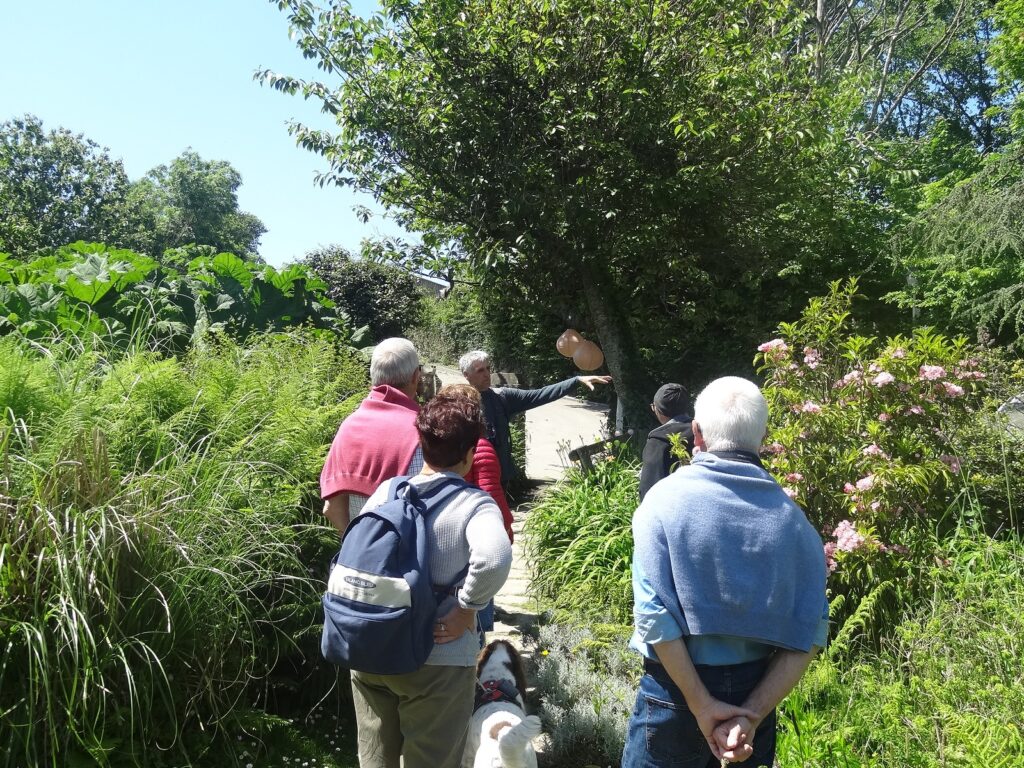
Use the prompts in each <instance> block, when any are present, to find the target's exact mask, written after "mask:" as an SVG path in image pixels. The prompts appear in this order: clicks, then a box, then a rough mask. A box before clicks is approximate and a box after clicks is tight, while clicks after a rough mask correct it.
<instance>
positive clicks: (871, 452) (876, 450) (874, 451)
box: [861, 443, 889, 459]
mask: <svg viewBox="0 0 1024 768" xmlns="http://www.w3.org/2000/svg"><path fill="white" fill-rule="evenodd" d="M861 453H863V454H864V455H865V456H882V457H884V458H886V459H887V458H889V456H888V454H887V453H886V452H885V451H883V450H882V447H881V446H880V445H878V444H877V443H872V444H871V445H869V446H868V447H867V448H865V449H864V450H863V451H861Z"/></svg>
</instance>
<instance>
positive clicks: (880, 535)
mask: <svg viewBox="0 0 1024 768" xmlns="http://www.w3.org/2000/svg"><path fill="white" fill-rule="evenodd" d="M856 292H857V284H856V282H855V281H850V282H847V283H845V284H840V283H834V284H833V285H832V286H831V291H830V293H829V295H828V296H825V297H822V298H818V299H814V300H812V301H811V302H810V304H809V305H808V308H807V310H806V311H805V312H804V314H803V315H802V317H801V318H800V320H798V321H797V322H795V323H783V324H782V325H781V326H780V338H778V339H774V340H772V341H770V342H766V343H765V344H762V345H761V347H759V350H760V351H759V354H758V356H757V360H756V362H757V363H758V364H759V365H760V369H759V370H760V371H761V373H762V374H763V375H764V377H765V379H766V384H765V388H764V392H765V396H766V397H767V399H768V402H769V408H770V412H771V414H772V422H771V425H770V429H769V436H768V439H767V443H768V445H767V448H766V451H765V452H766V453H767V454H768V458H767V464H768V467H769V469H770V470H771V471H772V472H773V474H775V476H776V477H777V478H778V479H779V481H780V482H782V483H783V485H784V486H785V487H786V488H787V491H788V492H789V493H790V494H791V495H792V496H793V497H794V498H795V499H796V500H797V502H798V503H799V504H800V505H801V506H802V507H803V508H804V509H805V510H806V511H807V514H808V517H809V518H810V519H811V521H812V522H813V523H814V524H815V525H816V526H817V527H818V528H820V529H821V530H822V532H823V533H824V534H825V535H826V537H828V541H827V543H826V545H825V550H826V559H827V560H828V564H829V569H830V571H833V572H834V573H833V575H832V577H831V579H830V585H831V588H832V591H833V595H834V596H835V597H842V598H843V599H842V600H841V601H835V600H834V602H833V615H834V617H838V618H840V619H841V618H843V617H845V616H847V615H849V614H850V613H851V612H856V611H858V610H860V611H861V618H862V619H863V625H864V627H865V628H867V629H869V630H873V629H876V628H877V627H878V625H879V623H880V621H881V620H880V614H879V613H878V612H877V610H875V609H874V608H872V609H871V610H870V611H868V608H867V607H866V606H864V605H862V604H861V603H860V601H861V600H862V599H866V598H867V596H869V595H872V594H874V597H873V598H871V601H872V603H874V602H875V601H876V599H879V600H881V602H880V603H879V606H876V607H881V606H882V605H883V604H885V607H886V609H891V608H892V607H893V606H894V605H895V604H897V603H898V602H899V601H900V600H905V599H910V598H912V597H913V596H914V595H916V594H919V593H920V592H919V591H920V589H922V588H923V586H925V583H923V582H922V579H921V575H920V572H919V564H920V563H922V562H927V561H929V560H930V559H931V557H932V554H933V551H934V547H935V541H936V536H938V537H939V538H941V537H942V536H944V535H946V534H948V533H949V532H950V531H951V530H953V529H954V528H955V526H956V525H958V524H959V522H960V521H961V520H962V519H963V518H964V517H965V516H966V517H968V518H971V519H974V520H975V521H976V523H977V524H979V525H981V526H983V527H984V528H986V529H988V530H990V531H995V530H998V529H1000V528H1003V527H1006V526H1008V525H1011V526H1012V525H1015V524H1016V521H1015V518H1014V512H1013V507H1012V503H1011V504H1010V505H1009V506H1008V505H1007V501H1008V500H1012V499H1013V498H1014V492H1019V491H1020V489H1019V487H1018V486H1019V481H1018V480H1017V477H1019V471H1017V470H1016V467H1017V465H1019V463H1020V459H1019V458H1016V457H1019V449H1017V450H1014V449H1012V448H1010V445H1011V444H1012V443H1013V438H1012V436H1011V435H1010V434H1008V433H1007V432H1006V429H1005V424H1004V422H1003V421H1002V420H1001V419H999V418H997V417H996V416H995V414H994V413H993V409H992V406H993V405H995V404H998V402H999V401H998V398H992V397H991V396H992V395H995V394H998V393H999V391H1000V389H1002V390H1003V391H1006V388H1008V387H1009V386H1011V385H1010V384H1008V383H1006V382H1004V381H1002V379H1003V373H1004V372H1003V371H1002V367H1001V366H1000V365H999V364H998V361H997V360H996V359H994V358H992V357H991V356H990V355H986V354H983V353H982V352H981V351H979V350H976V349H973V348H971V347H969V346H968V344H967V342H966V340H965V339H963V338H962V337H961V338H957V339H948V338H946V337H943V336H941V335H938V334H935V333H934V332H932V331H930V330H928V329H918V330H917V331H915V332H914V334H913V335H912V336H909V337H903V336H897V337H893V338H889V339H886V340H884V341H880V340H878V339H875V338H872V337H865V336H860V335H857V334H856V333H853V332H852V330H853V327H854V320H853V318H852V316H851V312H852V309H853V300H854V298H855V296H856ZM1012 380H1013V378H1011V379H1010V381H1011V382H1012ZM890 580H892V583H890V587H892V589H889V590H888V592H887V593H886V594H884V595H883V594H881V593H879V592H877V591H876V589H877V588H878V587H879V585H881V584H885V583H887V582H889V581H890ZM859 606H860V607H859Z"/></svg>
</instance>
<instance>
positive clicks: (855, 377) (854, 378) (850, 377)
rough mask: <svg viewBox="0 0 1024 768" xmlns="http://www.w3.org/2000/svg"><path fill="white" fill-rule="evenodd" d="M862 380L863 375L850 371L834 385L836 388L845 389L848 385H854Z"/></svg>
mask: <svg viewBox="0 0 1024 768" xmlns="http://www.w3.org/2000/svg"><path fill="white" fill-rule="evenodd" d="M863 378H864V374H863V373H861V372H860V371H850V372H849V373H848V374H846V375H845V376H843V378H841V379H840V380H839V381H837V382H836V383H835V386H836V387H845V386H847V385H849V384H855V383H856V382H858V381H860V380H861V379H863Z"/></svg>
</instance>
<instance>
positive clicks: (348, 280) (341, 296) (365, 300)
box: [302, 246, 425, 342]
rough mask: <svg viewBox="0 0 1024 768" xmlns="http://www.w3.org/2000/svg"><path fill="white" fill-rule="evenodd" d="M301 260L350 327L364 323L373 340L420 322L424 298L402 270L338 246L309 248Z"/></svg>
mask: <svg viewBox="0 0 1024 768" xmlns="http://www.w3.org/2000/svg"><path fill="white" fill-rule="evenodd" d="M302 263H303V265H305V266H306V267H307V268H308V269H309V270H310V271H311V272H313V274H315V275H316V276H317V277H319V278H320V280H322V281H323V282H324V283H325V284H326V286H327V296H328V297H329V298H330V299H331V301H333V302H334V303H335V304H337V305H338V307H340V308H341V309H342V310H344V311H345V313H346V314H347V315H348V317H349V319H350V320H351V321H352V325H353V327H354V328H361V327H363V326H366V327H368V328H369V329H370V335H371V336H372V337H373V340H374V341H375V342H378V341H381V340H383V339H386V338H389V337H391V336H405V335H406V334H407V332H408V331H409V329H411V328H413V327H414V326H416V325H417V323H419V322H420V317H421V315H422V313H423V305H424V301H425V298H424V296H423V294H422V293H421V292H420V289H419V285H418V284H417V282H416V278H415V277H414V276H413V275H412V274H410V273H409V272H407V271H406V270H404V269H399V268H398V267H395V266H392V265H390V264H378V263H376V262H373V261H368V260H365V259H363V260H356V259H353V258H352V257H351V255H350V254H349V253H348V251H346V250H345V249H344V248H341V247H340V246H328V247H327V248H320V249H318V250H315V251H311V252H310V253H307V254H306V255H305V257H303V259H302Z"/></svg>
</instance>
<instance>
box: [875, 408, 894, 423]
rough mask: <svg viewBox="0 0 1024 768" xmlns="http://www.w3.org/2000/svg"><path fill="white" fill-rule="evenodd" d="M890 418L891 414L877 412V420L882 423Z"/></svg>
mask: <svg viewBox="0 0 1024 768" xmlns="http://www.w3.org/2000/svg"><path fill="white" fill-rule="evenodd" d="M891 418H892V416H890V415H889V414H888V413H885V412H884V411H883V412H882V413H880V414H878V420H879V421H880V422H882V423H883V424H884V423H885V422H887V421H888V420H889V419H891Z"/></svg>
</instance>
